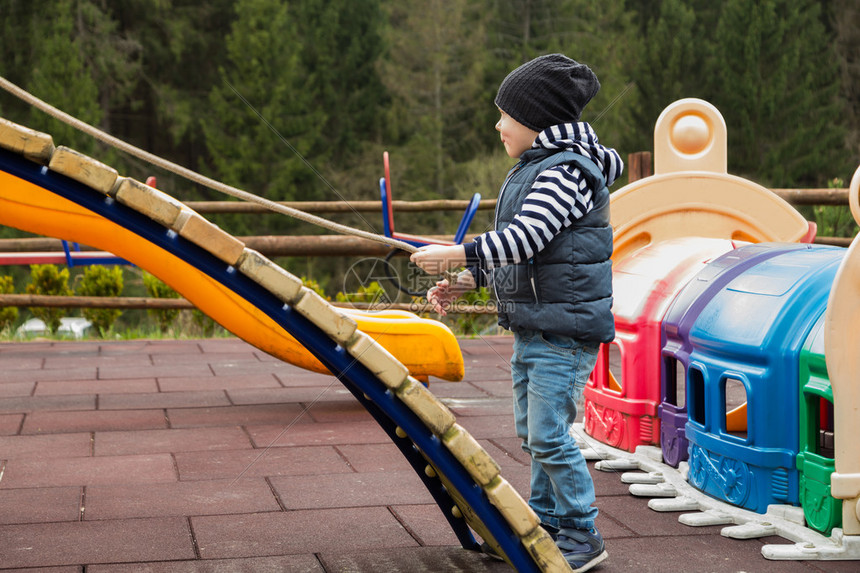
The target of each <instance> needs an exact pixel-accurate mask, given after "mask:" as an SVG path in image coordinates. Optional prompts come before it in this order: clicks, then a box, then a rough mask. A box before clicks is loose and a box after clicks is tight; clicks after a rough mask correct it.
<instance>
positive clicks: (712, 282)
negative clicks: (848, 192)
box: [657, 243, 808, 467]
mask: <svg viewBox="0 0 860 573" xmlns="http://www.w3.org/2000/svg"><path fill="white" fill-rule="evenodd" d="M806 248H808V245H803V244H798V243H759V244H754V245H746V246H743V247H741V248H738V249H735V250H733V251H730V252H728V253H726V254H724V255H722V256H720V257H717V258H716V259H714V260H712V261H711V262H709V263H708V264H707V266H705V267H704V268H703V269H702V270H701V271H699V273H698V274H697V275H696V276H695V277H694V278H693V279H692V280H690V282H689V283H687V285H686V286H685V287H684V288H683V289H682V290H681V291H680V292H679V293H678V295H677V296H676V297H675V300H674V301H673V302H672V304H671V306H670V307H669V309H668V310H667V311H666V315H665V317H664V319H663V323H662V325H661V327H660V330H661V348H662V350H661V365H660V392H661V399H660V405H659V406H658V410H657V411H658V416H659V418H660V428H661V431H660V432H661V435H660V447H661V450H662V453H663V460H664V461H665V462H666V463H667V464H669V465H671V466H674V467H677V466H678V464H679V463H680V462H682V461H684V460H686V459H687V458H688V448H689V442H688V441H687V438H686V430H685V428H686V424H687V418H688V413H687V410H688V407H687V401H686V394H687V392H686V386H687V383H688V382H687V378H688V374H689V373H690V372H691V371H692V372H694V373H695V372H697V370H696V369H695V368H692V369H691V364H690V354H691V352H692V350H693V348H692V343H691V341H690V330H691V329H692V327H693V324H694V323H695V321H696V319H697V318H698V317H699V314H700V313H701V312H702V310H703V309H704V308H705V306H706V305H707V304H708V303H709V302H710V301H711V299H712V298H713V297H714V296H716V295H717V293H719V292H720V291H721V289H723V287H725V286H726V285H727V284H728V283H729V282H730V281H732V280H733V279H734V278H735V277H736V276H737V275H738V274H740V273H743V272H744V271H745V270H747V269H748V268H750V267H752V266H755V265H757V264H759V263H761V262H762V261H765V260H767V259H770V258H771V257H775V256H777V255H779V254H782V253H785V252H789V251H794V250H797V249H806ZM694 375H696V374H694ZM703 417H704V414H703V413H700V415H699V418H700V419H701V418H703Z"/></svg>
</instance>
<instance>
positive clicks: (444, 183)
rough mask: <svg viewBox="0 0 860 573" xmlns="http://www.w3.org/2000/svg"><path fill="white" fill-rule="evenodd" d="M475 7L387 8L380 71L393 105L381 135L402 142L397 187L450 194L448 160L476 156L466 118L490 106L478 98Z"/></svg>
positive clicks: (460, 1)
mask: <svg viewBox="0 0 860 573" xmlns="http://www.w3.org/2000/svg"><path fill="white" fill-rule="evenodd" d="M474 8H475V6H474V4H473V3H470V2H468V1H467V0H457V1H453V2H443V1H442V0H432V1H426V2H425V1H423V0H408V1H403V2H397V3H390V4H389V6H388V9H389V26H388V29H387V31H388V34H387V39H388V46H389V52H388V54H387V57H386V58H385V59H384V60H383V61H382V64H381V69H382V79H383V82H384V83H385V86H386V87H387V89H388V91H389V93H390V94H391V97H392V99H393V104H392V110H391V115H390V117H389V123H390V129H389V131H388V134H389V136H390V137H391V138H392V139H395V140H397V141H403V142H404V143H405V144H406V147H405V148H404V149H402V150H400V155H399V157H400V158H399V159H398V161H399V162H400V164H401V165H406V166H408V168H407V169H408V171H407V173H406V176H405V177H401V178H399V179H400V180H401V181H405V183H404V184H403V185H401V187H400V188H402V189H409V188H412V189H414V188H416V187H417V188H421V187H424V188H425V189H427V190H428V191H432V192H433V193H434V194H435V195H436V196H437V197H438V196H450V194H451V191H450V189H451V184H450V182H449V172H450V170H451V168H452V165H453V162H454V160H455V159H456V160H463V159H468V158H469V157H471V156H473V155H474V153H475V149H474V145H469V142H471V141H473V140H474V139H473V138H474V137H475V135H474V133H475V131H474V127H475V126H474V123H473V121H472V120H473V118H474V115H475V113H476V110H482V109H486V106H487V105H491V104H489V102H488V101H486V99H485V98H484V97H482V95H483V94H482V90H483V85H482V83H481V80H482V78H483V72H482V69H481V64H482V61H481V58H480V57H478V55H479V53H481V51H480V50H481V48H482V46H483V44H482V42H483V33H482V29H483V24H482V21H481V14H480V13H479V12H477V11H476V10H475V9H474ZM490 101H492V100H490ZM486 129H488V130H491V129H492V124H490V125H489V126H487V127H486ZM392 161H394V159H392ZM422 182H426V184H424V185H422Z"/></svg>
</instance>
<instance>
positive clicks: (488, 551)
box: [481, 523, 558, 561]
mask: <svg viewBox="0 0 860 573" xmlns="http://www.w3.org/2000/svg"><path fill="white" fill-rule="evenodd" d="M541 527H543V528H544V530H545V531H546V532H547V533H549V536H550V537H552V540H553V541H555V540H556V537H557V536H558V527H553V526H552V525H549V524H547V523H541ZM481 552H482V553H483V554H484V555H488V556H490V557H492V558H493V559H497V560H499V561H504V559H503V558H502V556H501V555H499V554H498V553H497V552H496V550H495V549H493V546H492V545H490V544H489V543H487V542H486V541H484V542H483V543H481Z"/></svg>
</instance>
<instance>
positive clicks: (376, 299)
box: [335, 281, 390, 306]
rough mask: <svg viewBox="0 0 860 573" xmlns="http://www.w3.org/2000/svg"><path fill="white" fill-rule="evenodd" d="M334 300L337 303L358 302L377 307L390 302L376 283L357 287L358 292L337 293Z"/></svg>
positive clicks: (383, 290)
mask: <svg viewBox="0 0 860 573" xmlns="http://www.w3.org/2000/svg"><path fill="white" fill-rule="evenodd" d="M335 300H336V301H337V302H359V303H367V304H371V305H378V306H383V305H386V304H387V303H388V302H390V301H389V299H388V294H387V293H386V292H385V289H384V288H382V286H380V284H379V283H378V282H377V281H373V282H371V283H370V284H369V285H367V286H364V285H359V287H358V292H352V293H344V292H339V293H337V294H336V295H335Z"/></svg>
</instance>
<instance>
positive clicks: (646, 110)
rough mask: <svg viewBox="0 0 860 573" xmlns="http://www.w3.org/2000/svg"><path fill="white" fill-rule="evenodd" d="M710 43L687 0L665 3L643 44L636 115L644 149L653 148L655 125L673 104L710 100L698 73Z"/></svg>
mask: <svg viewBox="0 0 860 573" xmlns="http://www.w3.org/2000/svg"><path fill="white" fill-rule="evenodd" d="M707 46H708V44H707V41H706V40H705V38H704V37H703V36H702V32H701V26H700V24H699V22H698V20H697V17H696V13H695V11H694V10H693V9H692V8H690V6H688V4H687V2H685V1H684V0H663V1H662V2H661V3H660V8H659V13H658V14H657V15H656V16H655V17H654V19H653V20H652V22H651V24H650V25H649V26H648V32H647V35H646V37H645V38H644V39H643V41H642V43H641V56H640V58H639V60H638V66H637V67H636V73H635V76H634V77H635V81H636V87H637V92H638V97H639V102H638V103H639V105H638V108H637V110H636V111H635V112H634V118H635V122H636V123H635V131H636V132H638V133H639V134H640V137H642V136H644V137H643V138H640V139H639V143H640V145H641V146H642V147H641V149H650V148H651V145H652V141H653V136H654V124H655V123H656V121H657V118H658V117H659V116H660V113H661V112H662V111H663V110H664V109H665V108H666V106H668V105H669V104H671V103H672V102H674V101H676V100H678V99H681V98H685V97H702V98H704V99H708V98H707V94H706V93H705V87H704V85H703V81H702V80H703V78H702V76H701V75H700V73H699V71H700V70H701V69H702V66H703V65H704V61H705V55H706V53H705V51H704V50H705V49H706V48H707Z"/></svg>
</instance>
